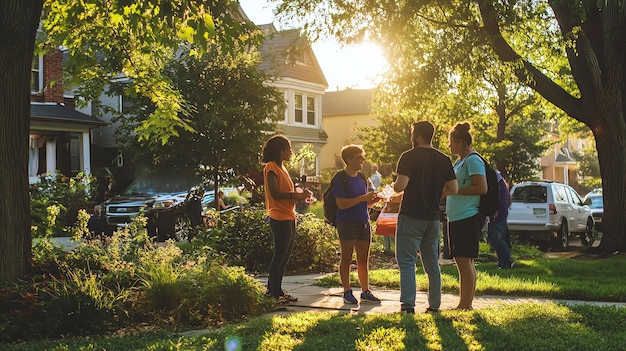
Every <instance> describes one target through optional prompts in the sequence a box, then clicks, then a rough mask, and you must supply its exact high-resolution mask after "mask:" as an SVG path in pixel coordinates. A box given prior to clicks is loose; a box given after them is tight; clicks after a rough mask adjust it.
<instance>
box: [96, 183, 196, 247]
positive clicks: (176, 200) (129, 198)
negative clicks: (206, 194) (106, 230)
mask: <svg viewBox="0 0 626 351" xmlns="http://www.w3.org/2000/svg"><path fill="white" fill-rule="evenodd" d="M197 183H198V181H197V180H196V179H193V178H185V177H180V176H178V177H175V176H165V175H150V176H140V177H138V178H137V179H135V181H134V182H132V183H131V184H130V185H129V186H128V187H127V188H126V189H125V190H124V191H122V193H121V194H120V195H118V196H116V197H113V198H111V199H108V200H107V201H105V202H103V203H102V207H103V209H104V211H105V218H106V221H107V224H108V225H109V226H112V227H119V226H125V225H127V224H128V223H129V222H130V221H132V220H133V218H135V217H137V216H138V215H139V214H140V213H141V212H142V211H143V212H144V214H146V215H147V216H148V219H149V224H148V229H149V231H152V232H151V233H149V234H150V235H155V234H156V233H157V232H158V229H160V225H161V224H163V223H165V222H164V221H163V220H160V221H159V224H156V223H154V221H153V222H152V223H151V222H150V221H151V218H152V219H153V218H155V217H156V216H157V215H156V214H157V213H161V212H163V211H165V210H167V209H169V208H174V207H177V205H178V204H180V203H182V202H184V200H185V198H186V196H187V192H188V191H189V189H190V188H191V187H192V186H193V185H195V184H197ZM183 210H184V209H183ZM174 214H175V213H174V212H172V215H174ZM172 218H174V217H173V216H172Z"/></svg>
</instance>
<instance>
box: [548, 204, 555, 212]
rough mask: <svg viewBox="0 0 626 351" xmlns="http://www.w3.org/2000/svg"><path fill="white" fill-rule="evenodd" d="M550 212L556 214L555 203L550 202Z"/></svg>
mask: <svg viewBox="0 0 626 351" xmlns="http://www.w3.org/2000/svg"><path fill="white" fill-rule="evenodd" d="M549 206H550V214H551V215H553V214H556V205H555V204H550V205H549Z"/></svg>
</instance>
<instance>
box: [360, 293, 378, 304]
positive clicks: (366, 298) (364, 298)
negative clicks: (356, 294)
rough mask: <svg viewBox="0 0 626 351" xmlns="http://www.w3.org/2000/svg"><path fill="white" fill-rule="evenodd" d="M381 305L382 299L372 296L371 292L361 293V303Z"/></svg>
mask: <svg viewBox="0 0 626 351" xmlns="http://www.w3.org/2000/svg"><path fill="white" fill-rule="evenodd" d="M364 302H365V303H380V299H379V298H377V297H376V296H374V295H373V294H372V292H371V291H370V290H365V291H363V292H362V293H361V303H364Z"/></svg>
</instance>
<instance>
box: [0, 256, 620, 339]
mask: <svg viewBox="0 0 626 351" xmlns="http://www.w3.org/2000/svg"><path fill="white" fill-rule="evenodd" d="M489 255H490V253H489V252H488V250H484V248H481V258H480V260H481V261H482V262H483V263H479V264H477V270H478V271H479V276H478V283H477V295H482V294H503V295H513V296H541V297H550V298H557V299H580V300H597V301H621V302H624V301H626V286H624V284H622V279H621V277H622V276H623V272H624V271H625V270H626V256H625V255H615V256H613V257H610V258H606V259H599V260H595V259H585V258H546V257H544V255H543V254H542V253H540V252H538V251H537V250H534V249H531V248H528V247H524V246H520V247H517V248H516V249H515V252H514V259H515V260H516V262H517V266H516V267H515V268H514V269H512V270H498V269H497V268H496V267H495V264H494V262H493V257H490V256H489ZM581 257H583V256H581ZM442 275H443V290H444V292H446V293H454V294H456V293H458V276H457V271H456V267H455V266H454V265H448V266H443V267H442ZM354 278H356V277H354ZM417 278H418V286H419V289H420V290H425V289H426V277H425V275H424V274H423V272H422V271H421V268H419V269H418V271H417ZM356 281H357V280H356V279H353V282H356ZM370 283H371V284H372V285H374V286H376V287H377V288H381V289H382V288H388V289H391V288H394V289H395V288H398V287H399V273H398V271H397V269H387V270H384V269H377V270H373V271H371V274H370ZM319 284H321V285H324V286H340V284H339V278H338V276H337V275H334V276H330V277H328V278H325V279H323V280H322V281H320V282H319ZM0 349H2V350H6V351H14V350H24V351H40V350H50V351H66V350H78V351H82V350H85V351H91V350H228V351H231V350H232V351H235V350H263V351H278V350H298V351H305V350H342V351H343V350H359V351H361V350H383V351H387V350H390V351H395V350H625V349H626V308H619V307H606V306H605V307H602V306H592V305H576V306H564V305H560V304H555V303H544V304H537V303H522V304H513V305H493V306H490V307H488V308H482V309H478V310H475V311H470V312H460V311H442V312H441V313H439V314H434V315H433V314H416V315H405V314H386V315H376V314H372V315H362V314H349V313H348V314H342V313H336V312H312V313H294V314H289V315H284V316H280V315H275V316H272V317H258V318H254V319H252V320H250V321H249V322H246V323H243V324H233V325H228V326H225V327H223V328H221V329H218V330H210V331H202V332H197V333H193V332H192V333H187V334H179V333H173V332H168V331H165V330H162V331H150V332H141V331H138V332H134V333H129V334H127V335H116V336H90V337H82V338H71V339H61V340H50V341H40V342H30V343H25V344H7V345H2V346H1V347H0Z"/></svg>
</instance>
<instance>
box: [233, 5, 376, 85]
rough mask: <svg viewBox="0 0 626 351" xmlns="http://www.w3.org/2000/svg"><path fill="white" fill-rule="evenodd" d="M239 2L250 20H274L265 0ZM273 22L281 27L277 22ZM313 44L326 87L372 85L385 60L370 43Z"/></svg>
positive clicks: (326, 42) (333, 42) (267, 21)
mask: <svg viewBox="0 0 626 351" xmlns="http://www.w3.org/2000/svg"><path fill="white" fill-rule="evenodd" d="M239 3H240V4H241V7H242V8H243V11H244V12H245V13H246V15H248V18H250V19H251V20H252V22H254V23H256V24H267V23H272V22H274V14H273V13H272V8H270V7H269V6H270V5H269V4H268V2H267V1H265V0H239ZM274 25H275V26H276V27H277V28H278V29H284V28H281V25H280V24H278V23H274ZM312 47H313V52H314V53H315V57H316V58H317V61H318V62H319V64H320V66H321V67H322V71H323V72H324V76H326V80H327V81H328V90H327V91H336V90H344V89H346V88H355V89H369V88H372V87H373V86H374V85H375V84H376V83H375V82H376V81H377V80H379V78H380V77H379V76H380V74H381V73H382V72H384V69H385V65H386V61H385V58H384V56H383V54H382V51H381V49H380V48H379V47H377V46H375V45H373V44H371V43H363V44H361V45H358V46H344V47H341V46H340V45H339V44H338V43H337V42H336V41H334V40H332V39H327V40H325V41H323V42H322V41H319V42H315V43H313V45H312Z"/></svg>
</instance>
